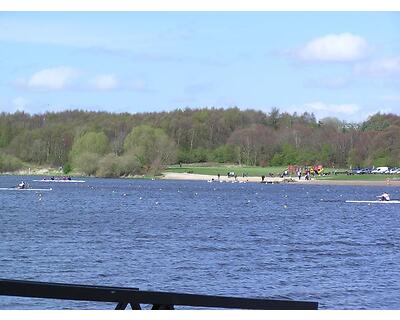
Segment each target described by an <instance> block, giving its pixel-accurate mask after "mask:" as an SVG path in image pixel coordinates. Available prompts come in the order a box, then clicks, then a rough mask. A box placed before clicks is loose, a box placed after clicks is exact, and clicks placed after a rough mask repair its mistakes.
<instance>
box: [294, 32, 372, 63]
mask: <svg viewBox="0 0 400 320" xmlns="http://www.w3.org/2000/svg"><path fill="white" fill-rule="evenodd" d="M367 51H368V44H367V41H366V40H365V39H364V38H362V37H360V36H357V35H353V34H351V33H341V34H328V35H326V36H323V37H320V38H316V39H313V40H312V41H310V42H308V43H307V44H306V45H305V46H303V47H302V48H300V49H299V50H298V52H297V54H298V57H299V58H300V59H302V60H309V61H355V60H359V59H361V58H363V57H365V55H366V54H367Z"/></svg>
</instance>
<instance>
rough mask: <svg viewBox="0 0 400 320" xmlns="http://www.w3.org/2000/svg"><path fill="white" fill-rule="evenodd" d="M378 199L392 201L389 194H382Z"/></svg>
mask: <svg viewBox="0 0 400 320" xmlns="http://www.w3.org/2000/svg"><path fill="white" fill-rule="evenodd" d="M378 198H379V199H380V200H381V201H390V195H389V193H387V192H384V193H382V194H381V195H380V196H378Z"/></svg>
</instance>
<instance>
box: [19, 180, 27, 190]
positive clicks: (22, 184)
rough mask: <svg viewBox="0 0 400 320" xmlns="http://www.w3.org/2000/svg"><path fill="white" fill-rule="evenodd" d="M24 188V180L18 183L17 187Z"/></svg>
mask: <svg viewBox="0 0 400 320" xmlns="http://www.w3.org/2000/svg"><path fill="white" fill-rule="evenodd" d="M25 188H26V184H25V182H23V181H21V183H20V184H18V189H25Z"/></svg>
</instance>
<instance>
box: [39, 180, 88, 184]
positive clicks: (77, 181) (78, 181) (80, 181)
mask: <svg viewBox="0 0 400 320" xmlns="http://www.w3.org/2000/svg"><path fill="white" fill-rule="evenodd" d="M33 181H35V182H76V183H82V182H85V180H62V179H54V180H52V179H42V180H33Z"/></svg>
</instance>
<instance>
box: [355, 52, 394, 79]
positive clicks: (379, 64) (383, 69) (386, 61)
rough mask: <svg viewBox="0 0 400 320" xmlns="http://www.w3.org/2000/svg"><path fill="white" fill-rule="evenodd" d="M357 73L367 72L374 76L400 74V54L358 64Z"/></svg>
mask: <svg viewBox="0 0 400 320" xmlns="http://www.w3.org/2000/svg"><path fill="white" fill-rule="evenodd" d="M355 71H356V72H357V73H367V74H369V75H372V76H393V75H400V56H398V57H390V58H382V59H378V60H373V61H370V62H368V63H364V64H358V65H357V66H356V67H355Z"/></svg>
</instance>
